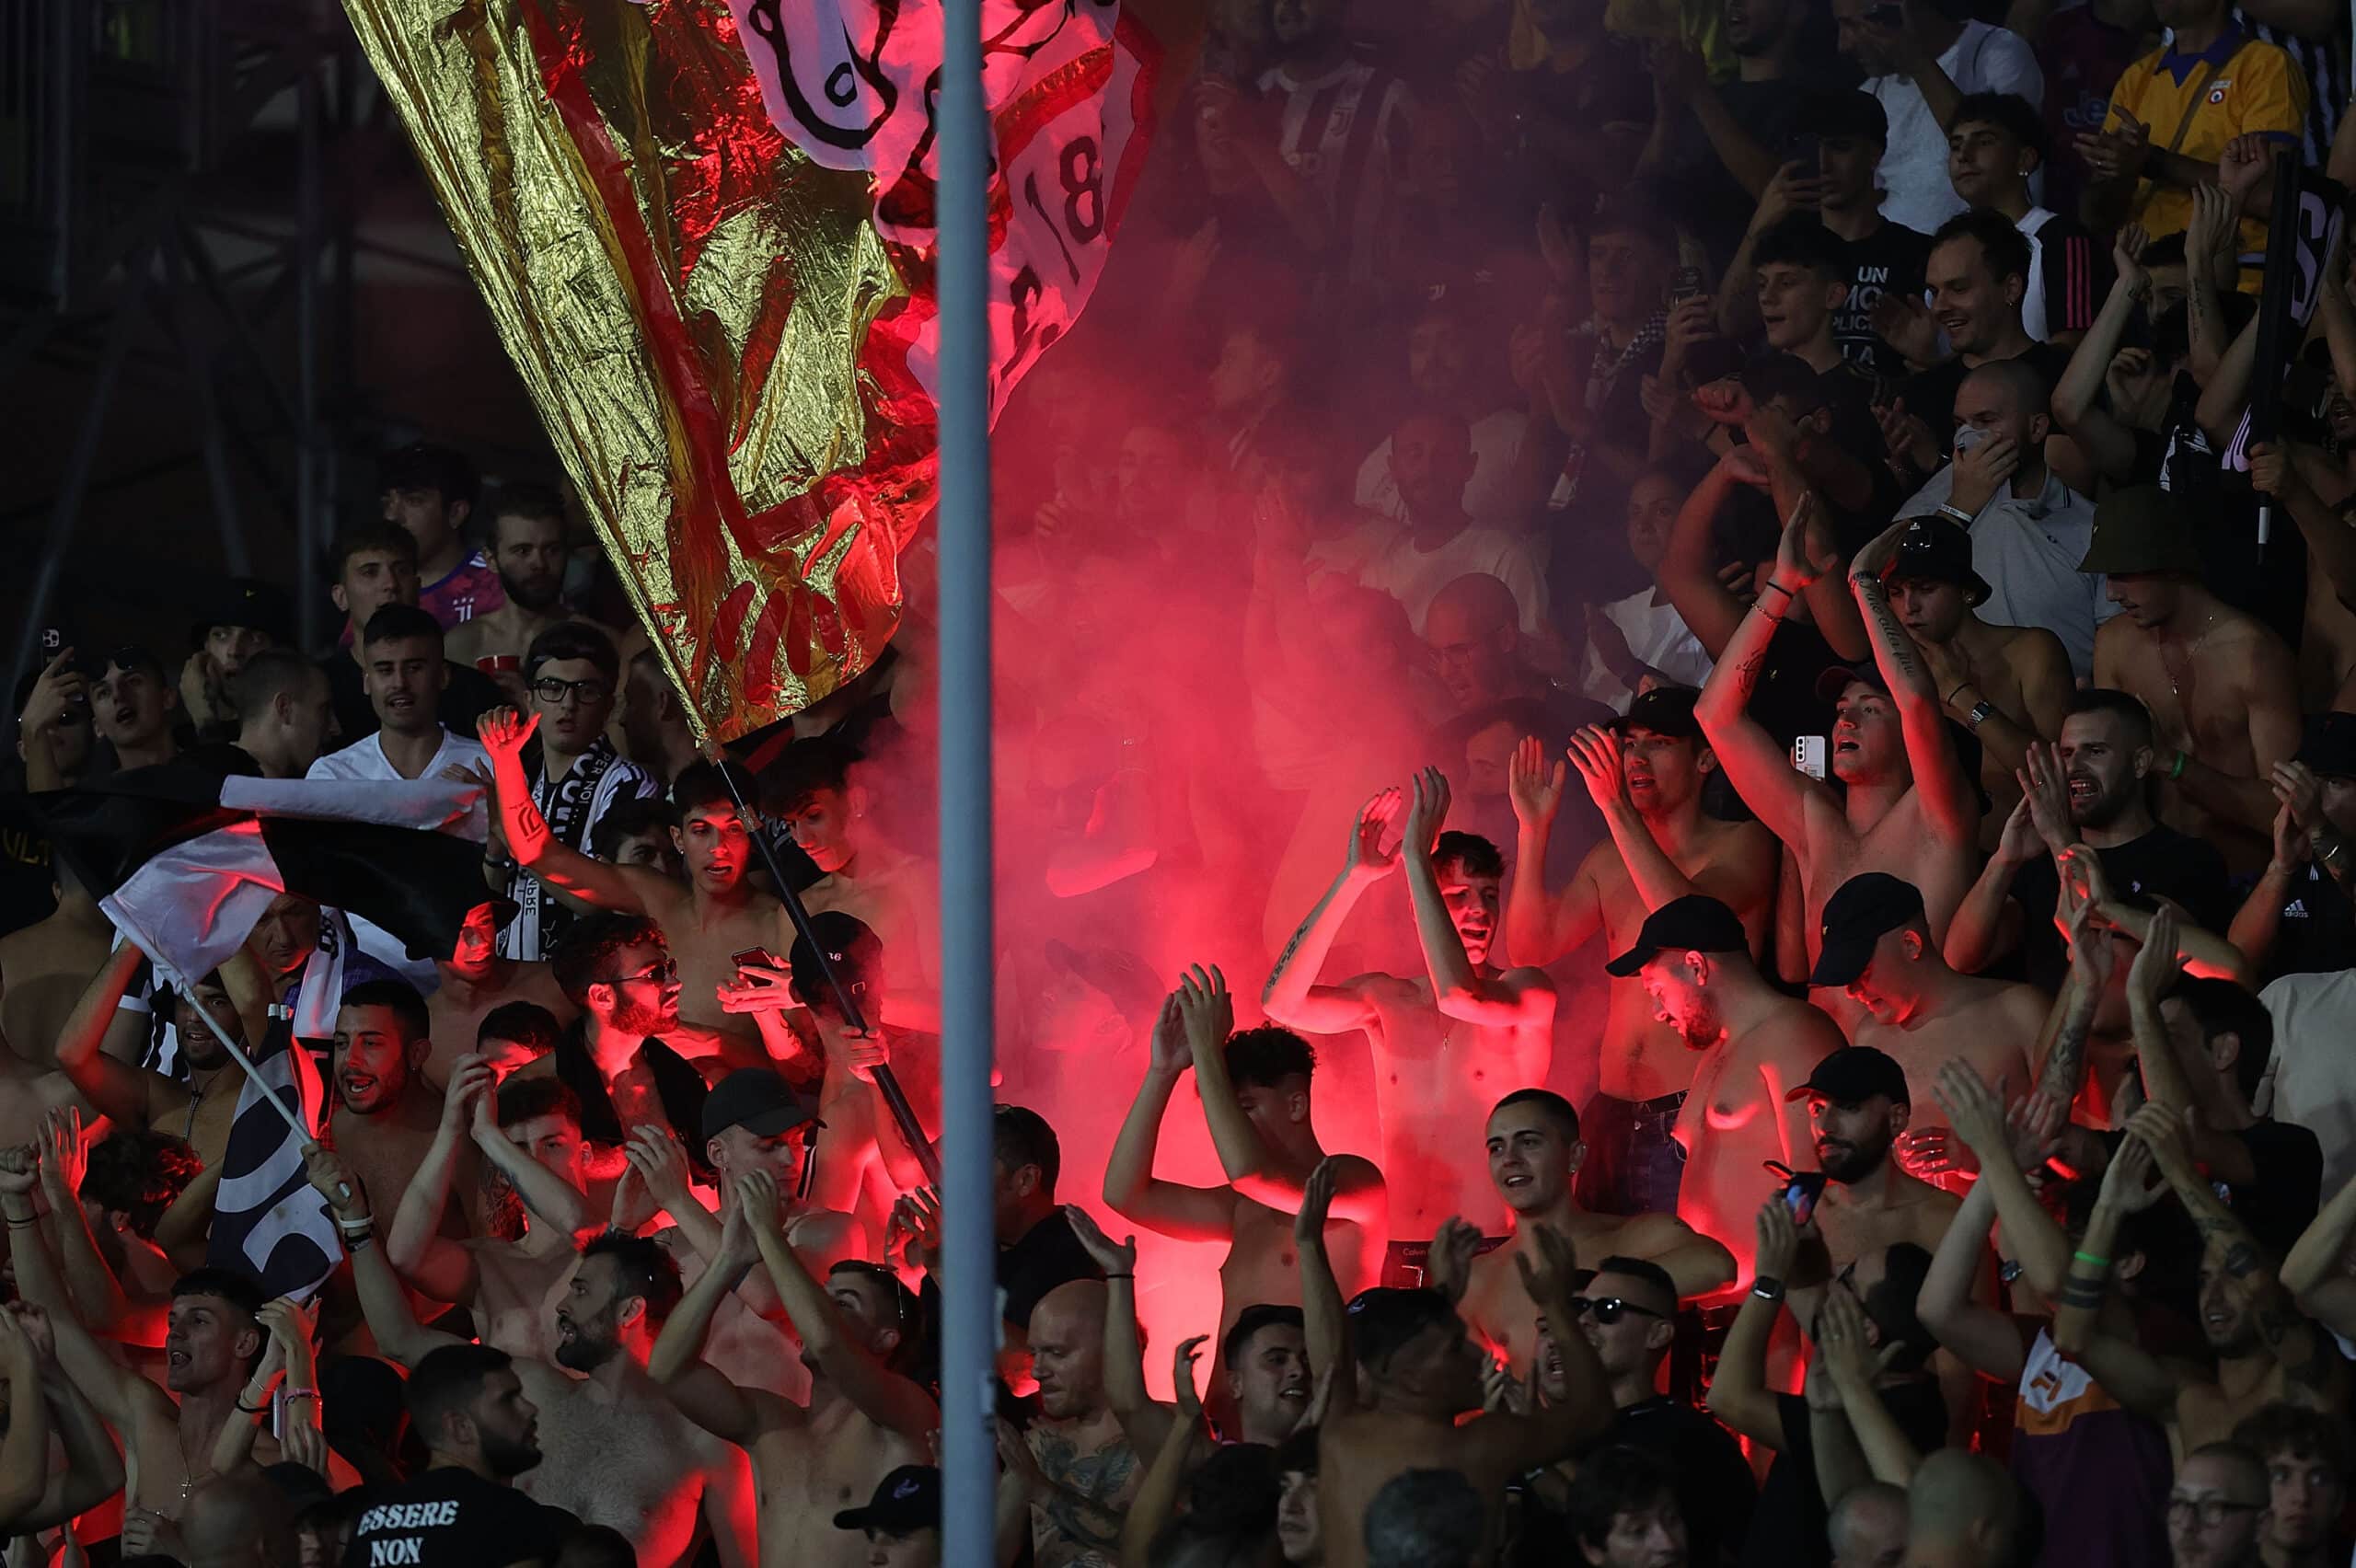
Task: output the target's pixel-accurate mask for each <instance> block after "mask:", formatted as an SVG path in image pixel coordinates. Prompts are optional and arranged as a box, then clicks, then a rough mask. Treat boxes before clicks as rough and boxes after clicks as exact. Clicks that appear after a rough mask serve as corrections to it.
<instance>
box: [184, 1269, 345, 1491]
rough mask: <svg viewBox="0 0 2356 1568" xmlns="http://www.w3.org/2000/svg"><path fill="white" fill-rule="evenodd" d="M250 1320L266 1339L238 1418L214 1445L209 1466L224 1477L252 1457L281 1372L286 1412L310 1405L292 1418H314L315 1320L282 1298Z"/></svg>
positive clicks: (316, 1384) (316, 1386)
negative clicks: (300, 1395)
mask: <svg viewBox="0 0 2356 1568" xmlns="http://www.w3.org/2000/svg"><path fill="white" fill-rule="evenodd" d="M254 1321H255V1323H256V1324H257V1325H258V1326H259V1327H260V1329H261V1331H262V1332H263V1333H264V1334H265V1335H266V1336H268V1342H267V1343H266V1345H265V1347H264V1349H263V1351H262V1357H261V1361H260V1364H259V1365H258V1366H255V1367H254V1369H253V1371H252V1372H251V1373H250V1374H248V1377H247V1378H246V1386H245V1387H244V1388H243V1389H239V1390H238V1392H237V1413H236V1414H235V1415H233V1416H231V1417H230V1419H229V1420H227V1421H226V1422H224V1423H223V1424H222V1426H221V1431H220V1433H219V1435H216V1436H215V1437H214V1440H213V1449H212V1452H211V1454H210V1455H209V1456H208V1460H207V1462H208V1463H209V1464H210V1465H211V1467H212V1470H213V1473H214V1475H227V1474H228V1473H229V1472H230V1471H231V1470H236V1469H237V1468H238V1467H239V1466H241V1465H243V1464H244V1463H245V1462H246V1461H247V1460H248V1458H252V1457H253V1451H254V1439H255V1438H256V1437H257V1436H259V1435H260V1432H261V1424H262V1421H263V1420H264V1418H266V1417H267V1416H268V1415H269V1414H270V1395H271V1389H274V1388H276V1387H277V1385H278V1379H279V1376H280V1375H281V1374H282V1373H283V1374H284V1375H285V1378H286V1388H287V1398H288V1401H289V1405H288V1409H289V1412H290V1413H293V1405H294V1403H296V1402H307V1403H308V1404H309V1406H310V1408H309V1409H307V1410H306V1411H304V1412H301V1413H300V1414H299V1415H296V1416H295V1419H297V1420H301V1421H313V1420H316V1418H317V1417H318V1409H319V1406H318V1399H319V1374H318V1363H317V1360H316V1355H315V1353H314V1352H313V1350H312V1348H311V1330H312V1326H313V1324H314V1322H315V1321H316V1318H315V1317H314V1315H313V1314H311V1313H306V1312H305V1311H304V1310H303V1309H302V1308H301V1307H299V1306H297V1305H296V1304H295V1302H292V1301H290V1300H288V1299H287V1298H286V1297H283V1296H282V1297H278V1298H277V1299H276V1300H274V1301H266V1302H264V1303H263V1304H262V1308H261V1310H260V1311H259V1312H257V1313H255V1314H254ZM297 1390H301V1391H302V1393H303V1401H295V1392H296V1391H297Z"/></svg>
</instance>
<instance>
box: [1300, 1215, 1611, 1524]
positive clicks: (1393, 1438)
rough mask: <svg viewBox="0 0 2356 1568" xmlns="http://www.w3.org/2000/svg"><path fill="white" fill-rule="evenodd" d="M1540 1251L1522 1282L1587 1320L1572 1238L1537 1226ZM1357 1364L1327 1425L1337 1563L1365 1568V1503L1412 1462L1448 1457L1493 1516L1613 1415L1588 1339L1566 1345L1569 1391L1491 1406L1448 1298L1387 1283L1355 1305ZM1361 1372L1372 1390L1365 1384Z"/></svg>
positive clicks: (1567, 1318) (1560, 1319)
mask: <svg viewBox="0 0 2356 1568" xmlns="http://www.w3.org/2000/svg"><path fill="white" fill-rule="evenodd" d="M1535 1234H1536V1237H1537V1240H1538V1246H1537V1249H1536V1261H1533V1259H1532V1258H1531V1257H1530V1256H1529V1255H1518V1256H1517V1258H1516V1262H1515V1266H1516V1268H1517V1270H1518V1271H1519V1274H1520V1276H1521V1286H1522V1289H1523V1291H1524V1292H1525V1293H1526V1294H1527V1295H1528V1296H1529V1297H1530V1300H1531V1301H1533V1302H1534V1303H1536V1304H1537V1308H1538V1311H1539V1314H1540V1315H1541V1316H1542V1317H1544V1318H1546V1319H1547V1320H1549V1321H1550V1322H1556V1323H1568V1322H1574V1321H1576V1319H1577V1315H1578V1309H1577V1308H1576V1306H1574V1305H1573V1297H1574V1287H1573V1286H1572V1283H1571V1281H1572V1276H1573V1274H1575V1273H1576V1266H1577V1265H1576V1254H1575V1253H1574V1252H1573V1251H1572V1250H1571V1246H1570V1243H1569V1242H1567V1241H1565V1239H1563V1238H1562V1237H1561V1235H1559V1234H1558V1233H1556V1232H1554V1231H1553V1230H1550V1229H1547V1228H1544V1227H1539V1228H1536V1231H1535ZM1349 1323H1350V1336H1351V1346H1352V1349H1353V1351H1354V1353H1355V1356H1356V1365H1355V1366H1336V1367H1335V1368H1334V1379H1335V1385H1336V1386H1335V1388H1334V1395H1333V1404H1332V1412H1331V1413H1329V1414H1328V1415H1327V1417H1326V1418H1325V1420H1324V1422H1323V1423H1322V1424H1321V1425H1320V1426H1319V1428H1318V1442H1317V1448H1318V1461H1317V1471H1318V1508H1319V1511H1320V1513H1321V1514H1322V1516H1323V1518H1324V1525H1325V1528H1324V1537H1325V1562H1326V1564H1327V1568H1364V1564H1365V1562H1366V1560H1367V1557H1366V1531H1365V1520H1366V1510H1367V1505H1368V1504H1369V1503H1370V1502H1371V1501H1373V1498H1374V1494H1375V1493H1377V1492H1379V1491H1380V1490H1381V1489H1382V1485H1383V1483H1384V1482H1387V1481H1389V1480H1391V1479H1392V1477H1393V1476H1396V1475H1398V1474H1399V1473H1400V1472H1401V1471H1403V1470H1418V1469H1425V1468H1428V1467H1433V1466H1438V1467H1440V1468H1443V1469H1447V1470H1455V1471H1457V1472H1459V1473H1460V1474H1461V1475H1462V1476H1463V1477H1464V1478H1465V1479H1466V1480H1467V1481H1470V1482H1472V1486H1473V1489H1474V1490H1475V1491H1476V1492H1478V1493H1480V1495H1481V1499H1482V1502H1483V1504H1484V1506H1485V1507H1486V1508H1487V1509H1488V1510H1489V1512H1490V1515H1491V1522H1490V1528H1491V1531H1492V1532H1494V1530H1495V1529H1496V1512H1497V1510H1498V1509H1499V1508H1500V1507H1501V1505H1502V1504H1503V1500H1504V1496H1505V1488H1506V1486H1507V1483H1508V1482H1512V1481H1515V1480H1518V1479H1519V1477H1521V1476H1524V1475H1527V1474H1528V1473H1529V1472H1530V1471H1531V1470H1536V1469H1538V1468H1539V1467H1541V1466H1543V1465H1551V1464H1553V1463H1555V1462H1557V1461H1558V1460H1561V1459H1565V1458H1569V1457H1570V1455H1571V1454H1572V1453H1573V1452H1574V1451H1575V1450H1576V1449H1577V1448H1578V1447H1579V1446H1580V1445H1581V1444H1582V1443H1585V1442H1588V1441H1590V1440H1592V1439H1593V1438H1595V1437H1596V1436H1598V1435H1600V1434H1601V1432H1602V1431H1603V1429H1604V1428H1605V1427H1606V1426H1608V1425H1610V1424H1611V1414H1612V1411H1611V1389H1610V1387H1609V1385H1608V1384H1607V1382H1606V1380H1605V1378H1604V1376H1603V1368H1602V1367H1601V1366H1599V1365H1598V1364H1597V1362H1596V1359H1595V1352H1594V1350H1593V1349H1592V1348H1590V1347H1589V1346H1588V1343H1587V1341H1586V1339H1585V1338H1584V1337H1582V1336H1579V1335H1576V1334H1573V1335H1566V1336H1565V1339H1564V1341H1563V1342H1562V1344H1561V1349H1562V1355H1563V1363H1564V1375H1565V1381H1566V1385H1567V1387H1566V1393H1567V1397H1566V1398H1565V1399H1564V1400H1563V1401H1559V1402H1556V1403H1551V1404H1546V1405H1542V1406H1541V1407H1540V1408H1539V1409H1537V1410H1535V1411H1532V1412H1530V1413H1528V1414H1517V1413H1515V1412H1511V1411H1492V1412H1484V1413H1479V1414H1474V1415H1473V1416H1472V1418H1471V1419H1470V1420H1465V1421H1460V1418H1461V1417H1463V1416H1464V1415H1465V1414H1466V1412H1477V1411H1479V1410H1480V1409H1481V1403H1482V1399H1481V1368H1482V1364H1483V1362H1484V1355H1483V1353H1482V1351H1481V1348H1480V1346H1479V1345H1477V1344H1476V1343H1473V1340H1472V1335H1471V1333H1469V1332H1467V1331H1466V1328H1465V1323H1464V1320H1463V1319H1461V1318H1460V1317H1459V1316H1457V1314H1456V1311H1455V1309H1453V1308H1451V1307H1450V1306H1449V1303H1448V1300H1447V1298H1446V1297H1443V1296H1441V1295H1440V1294H1439V1293H1438V1292H1437V1291H1433V1290H1395V1289H1390V1288H1378V1289H1375V1290H1369V1291H1366V1292H1364V1293H1362V1294H1361V1295H1360V1296H1359V1297H1357V1299H1356V1300H1355V1301H1353V1302H1352V1303H1351V1306H1350V1313H1349ZM1361 1380H1363V1383H1364V1395H1365V1397H1364V1398H1363V1399H1362V1398H1360V1397H1359V1396H1360V1392H1361V1390H1360V1388H1359V1384H1360V1382H1361Z"/></svg>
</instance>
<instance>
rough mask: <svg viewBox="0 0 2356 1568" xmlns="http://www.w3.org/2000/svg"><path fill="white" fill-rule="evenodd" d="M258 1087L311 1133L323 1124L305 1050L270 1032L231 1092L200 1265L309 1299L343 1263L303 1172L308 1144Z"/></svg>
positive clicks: (271, 1291)
mask: <svg viewBox="0 0 2356 1568" xmlns="http://www.w3.org/2000/svg"><path fill="white" fill-rule="evenodd" d="M256 1080H260V1081H259V1082H257V1081H256ZM262 1083H267V1084H269V1085H270V1086H271V1088H272V1089H274V1090H277V1091H278V1097H279V1098H280V1099H281V1100H283V1101H285V1102H286V1103H287V1104H288V1105H290V1106H293V1107H295V1108H297V1113H298V1114H299V1115H300V1116H301V1117H302V1119H303V1124H304V1125H305V1126H306V1127H309V1128H312V1129H314V1136H316V1130H317V1129H318V1128H319V1127H321V1126H323V1125H325V1124H326V1108H325V1094H324V1092H323V1090H321V1087H320V1084H319V1074H318V1068H317V1067H315V1066H312V1064H311V1055H310V1053H309V1052H307V1051H306V1050H304V1049H303V1048H302V1047H301V1046H300V1045H298V1044H296V1043H295V1040H294V1037H293V1036H292V1035H291V1034H289V1033H288V1032H287V1031H286V1029H285V1028H284V1027H283V1025H282V1026H280V1027H278V1028H275V1029H272V1030H271V1032H270V1038H269V1040H268V1041H266V1042H265V1043H264V1044H263V1052H262V1054H261V1055H259V1056H258V1057H257V1059H256V1060H255V1063H254V1076H253V1078H248V1079H247V1080H246V1082H245V1083H243V1084H242V1085H240V1086H239V1088H238V1090H237V1120H236V1121H235V1122H233V1123H232V1124H230V1127H229V1147H228V1149H227V1151H226V1152H225V1154H223V1155H222V1157H221V1191H220V1195H219V1196H218V1197H216V1198H215V1199H214V1205H213V1232H212V1235H211V1237H210V1239H208V1241H207V1242H206V1245H205V1253H204V1261H205V1262H208V1263H211V1264H214V1265H215V1266H217V1267H223V1268H232V1269H236V1270H237V1271H239V1272H240V1273H243V1274H252V1275H253V1276H254V1277H255V1278H257V1279H259V1280H260V1281H261V1286H262V1290H263V1292H264V1293H265V1294H267V1295H270V1296H289V1297H294V1298H295V1300H297V1301H307V1300H309V1299H310V1297H311V1293H312V1292H313V1291H316V1290H317V1289H318V1287H319V1286H320V1285H322V1284H323V1283H325V1281H326V1279H327V1277H328V1275H329V1274H332V1273H333V1272H335V1266H336V1265H337V1264H338V1263H340V1262H342V1261H343V1243H342V1240H341V1239H340V1238H339V1237H338V1236H337V1234H336V1228H335V1224H334V1222H333V1221H331V1220H329V1218H328V1216H326V1215H325V1214H324V1213H323V1212H321V1210H322V1206H323V1205H321V1204H320V1201H319V1195H318V1193H316V1192H314V1191H312V1189H311V1184H310V1182H308V1181H306V1180H305V1178H304V1175H303V1146H304V1145H305V1144H306V1143H307V1142H308V1141H310V1140H309V1139H308V1138H306V1137H304V1136H302V1135H300V1134H298V1133H296V1132H295V1129H294V1128H292V1127H290V1126H288V1125H287V1124H286V1122H285V1119H284V1118H283V1117H282V1116H280V1115H279V1113H278V1112H277V1110H276V1109H275V1108H274V1107H273V1106H271V1103H270V1101H269V1098H268V1097H267V1096H265V1095H264V1094H263V1093H262V1092H261V1088H260V1084H262Z"/></svg>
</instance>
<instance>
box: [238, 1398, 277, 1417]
mask: <svg viewBox="0 0 2356 1568" xmlns="http://www.w3.org/2000/svg"><path fill="white" fill-rule="evenodd" d="M269 1408H270V1396H269V1395H268V1394H264V1395H263V1396H262V1398H261V1403H260V1404H258V1405H249V1404H248V1403H247V1402H246V1401H245V1396H244V1395H242V1394H240V1395H239V1396H238V1397H237V1409H238V1410H239V1411H240V1412H243V1413H245V1414H247V1415H260V1413H261V1412H264V1411H266V1410H268V1409H269Z"/></svg>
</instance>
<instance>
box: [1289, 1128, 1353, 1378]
mask: <svg viewBox="0 0 2356 1568" xmlns="http://www.w3.org/2000/svg"><path fill="white" fill-rule="evenodd" d="M1340 1180H1341V1174H1340V1169H1339V1162H1338V1161H1336V1160H1335V1159H1334V1157H1333V1156H1332V1155H1330V1154H1329V1155H1327V1156H1326V1157H1325V1158H1324V1159H1321V1160H1319V1161H1318V1162H1317V1169H1316V1170H1312V1171H1311V1172H1310V1173H1309V1189H1308V1191H1307V1192H1306V1193H1303V1194H1302V1195H1301V1200H1300V1209H1299V1212H1298V1213H1296V1214H1295V1215H1294V1216H1292V1249H1293V1252H1294V1254H1295V1255H1296V1256H1297V1257H1299V1260H1300V1315H1301V1337H1302V1339H1303V1341H1304V1342H1305V1345H1304V1348H1305V1350H1306V1352H1307V1354H1308V1356H1309V1370H1310V1371H1311V1373H1312V1374H1313V1375H1314V1376H1316V1377H1317V1378H1320V1379H1327V1378H1330V1379H1332V1382H1333V1389H1334V1392H1333V1395H1332V1398H1333V1399H1334V1401H1335V1404H1334V1408H1335V1409H1337V1410H1350V1409H1353V1408H1355V1407H1356V1406H1357V1390H1358V1373H1357V1361H1356V1360H1355V1359H1354V1358H1353V1357H1352V1355H1351V1352H1350V1320H1349V1314H1348V1312H1347V1311H1346V1310H1345V1309H1344V1307H1343V1304H1342V1286H1341V1282H1340V1281H1339V1280H1337V1279H1335V1278H1334V1260H1333V1259H1332V1258H1331V1257H1329V1256H1328V1255H1327V1254H1326V1251H1325V1216H1326V1211H1327V1207H1328V1205H1331V1204H1332V1203H1333V1201H1334V1187H1335V1185H1336V1184H1337V1183H1338V1182H1340Z"/></svg>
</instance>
